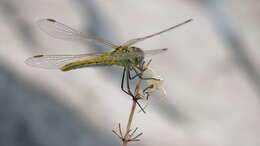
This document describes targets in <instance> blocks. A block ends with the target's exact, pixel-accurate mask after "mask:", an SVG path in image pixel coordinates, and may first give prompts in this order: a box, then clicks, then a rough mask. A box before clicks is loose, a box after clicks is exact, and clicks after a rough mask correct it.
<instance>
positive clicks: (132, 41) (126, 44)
mask: <svg viewBox="0 0 260 146" xmlns="http://www.w3.org/2000/svg"><path fill="white" fill-rule="evenodd" d="M190 21H192V19H189V20H186V21H184V22H182V23H179V24H177V25H175V26H172V27H170V28H167V29H165V30H162V31H160V32H156V33H154V34H151V35H148V36H145V37H141V38H135V39H131V40H129V41H127V42H125V43H124V44H123V45H122V46H132V45H134V44H136V43H138V42H141V41H144V40H146V39H149V38H151V37H154V36H158V35H160V34H162V33H165V32H167V31H170V30H172V29H174V28H177V27H179V26H181V25H184V24H186V23H188V22H190Z"/></svg>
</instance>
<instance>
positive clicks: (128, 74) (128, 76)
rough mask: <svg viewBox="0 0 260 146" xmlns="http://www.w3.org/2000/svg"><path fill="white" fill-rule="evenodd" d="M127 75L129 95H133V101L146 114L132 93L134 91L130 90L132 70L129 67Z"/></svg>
mask: <svg viewBox="0 0 260 146" xmlns="http://www.w3.org/2000/svg"><path fill="white" fill-rule="evenodd" d="M126 74H127V80H126V81H127V90H128V92H129V94H131V96H132V97H133V100H134V101H135V102H136V103H137V105H138V106H139V108H140V109H141V110H142V111H143V112H144V113H146V112H145V111H144V109H143V107H142V106H141V105H140V103H139V102H138V101H137V99H136V98H135V96H134V95H133V93H132V91H131V89H130V84H129V79H130V76H131V75H130V69H129V67H127V70H126Z"/></svg>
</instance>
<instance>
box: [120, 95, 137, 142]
mask: <svg viewBox="0 0 260 146" xmlns="http://www.w3.org/2000/svg"><path fill="white" fill-rule="evenodd" d="M135 109H136V102H135V101H134V100H133V103H132V108H131V111H130V114H129V118H128V122H127V127H126V133H125V136H124V139H123V143H122V145H121V146H126V145H127V143H128V139H129V132H130V131H131V125H132V121H133V117H134V113H135Z"/></svg>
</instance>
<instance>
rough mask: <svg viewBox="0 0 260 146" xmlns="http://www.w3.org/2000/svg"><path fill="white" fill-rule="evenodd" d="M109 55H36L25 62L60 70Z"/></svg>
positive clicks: (34, 65)
mask: <svg viewBox="0 0 260 146" xmlns="http://www.w3.org/2000/svg"><path fill="white" fill-rule="evenodd" d="M104 54H107V53H93V54H81V55H36V56H33V57H30V58H28V59H26V60H25V63H26V64H27V65H30V66H33V67H39V68H45V69H59V68H61V67H62V66H64V65H66V64H69V63H72V62H76V61H81V60H86V59H93V58H95V57H100V56H102V55H104Z"/></svg>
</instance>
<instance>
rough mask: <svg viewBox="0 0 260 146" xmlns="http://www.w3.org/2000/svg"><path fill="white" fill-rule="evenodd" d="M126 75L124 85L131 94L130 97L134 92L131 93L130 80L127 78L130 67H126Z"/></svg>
mask: <svg viewBox="0 0 260 146" xmlns="http://www.w3.org/2000/svg"><path fill="white" fill-rule="evenodd" d="M126 75H127V77H126V86H127V90H128V93H129V94H130V95H131V96H132V97H134V94H133V93H132V91H131V88H130V82H129V79H130V76H131V75H130V69H129V67H126Z"/></svg>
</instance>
